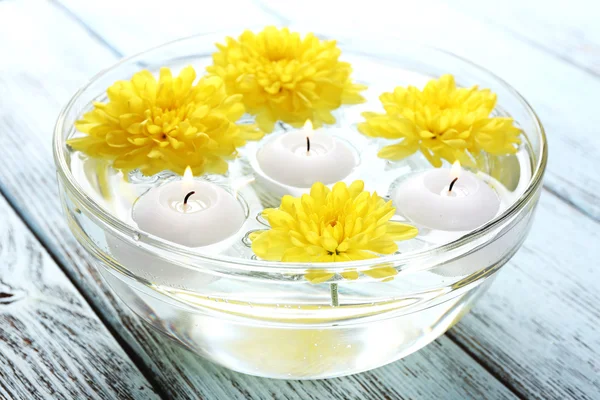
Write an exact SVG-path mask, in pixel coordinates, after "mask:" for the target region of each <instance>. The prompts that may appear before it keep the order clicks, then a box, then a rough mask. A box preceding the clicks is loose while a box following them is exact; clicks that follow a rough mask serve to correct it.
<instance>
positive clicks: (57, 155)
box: [52, 32, 548, 273]
mask: <svg viewBox="0 0 600 400" xmlns="http://www.w3.org/2000/svg"><path fill="white" fill-rule="evenodd" d="M228 35H230V32H229V33H227V32H212V33H203V34H196V35H191V36H187V37H183V38H180V39H176V40H172V41H169V42H166V43H163V44H161V45H158V46H155V47H152V48H150V49H147V50H144V51H142V52H139V53H137V54H134V55H131V56H129V57H126V58H123V59H122V60H120V61H118V62H117V63H115V64H113V65H112V66H110V67H108V68H106V69H104V70H101V71H100V72H99V73H97V74H96V75H95V76H93V77H92V78H91V79H90V80H89V81H88V82H87V83H86V84H85V85H84V86H82V87H81V88H80V89H79V90H78V91H77V92H76V93H75V94H74V95H73V97H71V99H70V100H69V102H68V103H67V104H66V105H65V106H64V108H63V109H62V110H61V112H60V114H59V115H58V119H57V121H56V125H55V127H54V135H53V140H52V141H53V155H54V161H55V165H56V169H57V174H58V177H59V179H61V181H62V183H63V184H64V185H65V191H66V192H68V193H69V194H70V195H73V196H75V198H76V199H77V200H78V202H79V205H81V206H83V208H85V209H86V210H87V211H88V212H90V213H91V214H93V215H94V217H95V219H96V220H97V221H99V222H101V223H102V224H104V225H106V226H105V227H103V229H106V228H107V227H108V228H109V229H111V230H112V231H113V232H117V233H118V234H119V236H121V237H122V239H124V240H127V241H133V239H132V238H133V237H136V236H137V235H138V234H139V233H140V231H139V230H138V229H136V228H135V227H132V226H131V225H128V224H127V223H125V222H123V221H121V220H119V219H118V218H116V217H114V216H112V215H111V214H109V213H108V212H106V211H105V210H104V209H103V208H102V207H101V206H100V205H99V204H97V203H96V202H95V201H94V200H93V199H92V198H91V197H89V196H88V195H87V194H86V193H85V192H84V191H83V189H82V187H81V186H80V185H79V183H78V182H77V181H76V180H75V178H74V176H73V175H72V173H71V171H70V169H69V166H68V164H67V160H66V157H65V153H64V150H65V149H66V144H65V141H64V139H63V135H62V132H63V129H64V125H65V120H66V118H67V115H68V113H69V111H70V109H71V108H72V107H73V106H74V105H75V103H76V102H77V100H78V99H79V97H80V96H81V95H82V94H83V93H84V92H85V91H86V90H87V89H88V88H89V87H90V86H92V85H93V84H94V83H95V82H96V81H97V80H99V79H101V78H102V77H103V76H104V75H105V74H107V73H108V72H111V71H114V70H116V69H118V68H119V67H121V66H122V65H124V64H127V63H130V62H135V61H136V60H137V59H138V58H143V57H144V56H145V55H147V54H149V53H152V52H155V51H160V50H161V49H164V48H167V47H169V46H171V45H174V44H179V43H183V42H186V41H192V40H194V39H200V38H210V37H214V38H215V39H214V41H213V43H216V42H219V41H221V40H223V39H224V38H225V37H226V36H228ZM317 35H318V33H317ZM318 36H319V37H322V38H323V36H322V35H318ZM326 39H329V38H326ZM345 39H349V38H345ZM378 40H380V39H378ZM338 42H339V43H344V41H343V40H342V41H340V40H338ZM386 42H389V43H386V44H389V46H391V47H394V48H395V50H396V51H399V52H400V54H401V50H402V49H403V48H404V49H408V48H413V49H415V48H420V49H425V50H428V51H431V52H434V53H439V54H442V55H445V56H447V57H451V58H454V59H455V60H457V61H459V62H460V63H463V64H465V65H467V66H468V67H470V68H473V69H476V70H478V71H479V72H481V73H483V74H484V75H486V76H487V77H489V78H490V79H492V80H495V81H496V82H497V83H498V84H499V85H501V86H503V87H504V88H505V89H506V90H507V91H508V92H510V93H511V94H512V95H513V96H514V99H515V100H517V101H518V102H519V103H520V104H521V106H522V107H523V108H524V110H525V111H526V112H527V113H528V114H529V116H530V117H531V118H532V120H533V121H534V123H535V133H536V134H537V135H539V139H540V147H541V148H540V149H539V153H540V157H539V160H538V162H537V164H536V165H535V170H534V171H533V174H532V178H531V180H530V182H529V183H528V185H527V188H526V189H525V191H524V192H523V194H522V195H521V196H520V197H519V199H517V200H516V201H515V202H514V203H513V204H512V205H511V206H510V207H509V208H507V209H506V210H505V211H504V212H503V213H502V214H500V215H499V216H497V217H496V218H494V219H493V220H491V221H489V222H488V223H486V224H485V225H483V226H481V227H479V228H478V229H476V230H473V231H471V232H469V233H468V234H466V235H465V236H462V237H460V238H458V239H456V240H454V241H452V242H449V243H446V244H444V245H442V246H438V247H435V248H429V249H425V250H417V251H412V252H406V253H402V254H399V255H392V256H384V257H380V258H376V259H367V260H360V261H350V262H330V263H308V262H305V263H299V262H276V261H264V260H251V259H249V260H245V259H240V258H236V257H231V256H210V255H202V254H198V253H196V252H194V251H191V250H190V248H188V247H185V246H182V245H178V244H175V243H171V242H168V241H166V240H163V239H161V238H159V237H155V236H152V235H148V234H145V233H144V236H145V238H144V244H145V245H144V246H143V247H144V248H146V249H148V250H153V249H156V250H158V251H163V252H164V251H166V252H172V253H174V254H177V255H178V256H183V257H186V258H187V259H189V261H191V262H193V263H194V264H196V262H198V263H200V265H201V264H202V262H210V263H214V264H217V265H219V264H222V265H223V266H227V267H228V269H230V268H231V267H232V266H235V268H237V269H242V270H246V271H255V270H260V271H264V272H266V271H269V270H272V271H273V272H274V273H278V272H281V271H282V269H285V270H286V271H287V272H289V273H294V272H298V273H302V272H305V271H306V270H309V269H319V270H321V269H325V270H327V271H328V272H332V273H335V272H342V271H344V270H348V269H349V268H353V269H354V268H356V269H359V270H362V269H366V268H369V267H373V265H382V264H385V263H394V264H396V265H398V264H402V263H408V262H411V261H414V260H417V259H422V258H426V257H428V256H433V255H434V254H436V253H439V252H445V251H451V250H456V249H458V248H460V247H462V246H465V245H467V244H468V243H470V242H472V241H474V240H477V239H478V238H480V237H481V236H484V235H486V234H488V233H490V232H491V231H493V230H494V229H495V228H496V227H497V226H499V225H501V224H502V223H503V222H504V221H506V220H508V219H510V218H511V217H513V216H515V215H516V214H518V213H519V212H520V211H521V210H522V209H523V208H524V207H525V206H526V205H527V204H528V203H529V201H530V200H531V199H532V198H533V197H534V196H535V194H536V193H537V191H538V189H539V187H540V186H541V185H542V180H543V176H544V172H545V170H546V164H547V161H548V145H547V138H546V133H545V130H544V127H543V125H542V123H541V121H540V119H539V117H538V116H537V114H536V113H535V111H534V110H533V108H532V107H531V105H530V104H529V103H528V102H527V100H525V98H523V96H521V94H520V93H519V92H518V91H517V90H515V89H514V88H513V87H512V86H510V85H509V84H508V83H507V82H506V81H504V80H503V79H502V78H500V77H498V76H497V75H495V74H494V73H492V72H490V71H488V70H487V69H485V68H483V67H481V66H479V65H477V64H475V63H473V62H471V61H469V60H467V59H465V58H463V57H460V56H458V55H456V54H454V53H452V52H449V51H446V50H443V49H439V48H436V47H432V46H428V45H423V44H417V43H410V44H409V45H406V44H404V43H403V44H398V43H395V42H393V41H386ZM374 54H376V53H374ZM140 244H141V243H138V245H140Z"/></svg>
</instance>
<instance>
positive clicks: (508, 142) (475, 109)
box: [358, 75, 521, 167]
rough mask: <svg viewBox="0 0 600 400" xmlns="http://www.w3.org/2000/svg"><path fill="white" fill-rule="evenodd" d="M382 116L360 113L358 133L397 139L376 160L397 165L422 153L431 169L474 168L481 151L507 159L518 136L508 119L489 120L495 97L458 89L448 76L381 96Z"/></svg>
mask: <svg viewBox="0 0 600 400" xmlns="http://www.w3.org/2000/svg"><path fill="white" fill-rule="evenodd" d="M380 100H381V103H382V105H383V107H384V109H385V113H384V114H378V113H374V112H365V113H363V114H362V115H363V117H364V118H365V122H361V123H359V124H358V130H359V131H360V132H361V133H362V134H364V135H365V136H369V137H380V138H385V139H398V140H400V142H398V143H396V144H393V145H389V146H386V147H384V148H382V149H381V151H380V152H379V154H378V155H379V157H381V158H386V159H389V160H401V159H403V158H406V157H408V156H410V155H411V154H413V153H415V152H416V151H417V150H419V149H420V150H421V153H422V154H423V155H424V156H425V157H426V158H427V160H428V161H429V162H430V163H431V164H432V165H433V166H435V167H441V166H442V160H447V161H448V162H450V163H452V162H454V161H456V160H459V161H461V164H463V165H474V163H475V159H476V157H477V155H478V153H479V152H480V151H481V150H484V151H486V152H488V153H490V154H497V155H500V154H512V153H515V152H516V149H517V147H516V146H517V145H518V144H519V143H520V139H519V135H520V134H521V130H520V129H518V128H517V127H515V126H514V121H513V120H512V118H505V117H490V114H491V112H492V111H493V109H494V107H495V104H496V95H495V94H494V93H492V92H491V91H490V90H487V89H483V90H481V89H479V88H477V87H476V86H474V87H471V88H457V87H456V83H455V81H454V77H453V76H452V75H444V76H442V77H440V78H439V79H437V80H435V79H434V80H431V81H430V82H428V83H427V85H426V86H425V88H424V89H423V90H419V89H417V88H415V87H413V86H409V87H407V88H403V87H397V88H395V89H394V92H393V93H384V94H382V95H381V96H380Z"/></svg>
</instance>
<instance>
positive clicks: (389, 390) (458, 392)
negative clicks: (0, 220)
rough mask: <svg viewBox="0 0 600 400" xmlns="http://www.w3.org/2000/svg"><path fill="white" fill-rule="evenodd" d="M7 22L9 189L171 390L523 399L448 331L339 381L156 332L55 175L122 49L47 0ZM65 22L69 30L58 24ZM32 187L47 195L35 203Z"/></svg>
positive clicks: (7, 13)
mask: <svg viewBox="0 0 600 400" xmlns="http://www.w3.org/2000/svg"><path fill="white" fill-rule="evenodd" d="M7 26H8V28H6V29H8V30H9V31H10V32H12V37H14V40H13V41H11V42H8V41H0V54H11V55H12V56H11V57H10V61H9V63H0V87H1V88H2V93H3V96H2V98H0V102H2V103H1V104H0V132H8V134H7V135H4V137H3V146H0V188H1V190H2V191H4V192H5V193H7V194H8V195H9V197H10V200H11V202H12V203H13V204H14V205H15V206H16V207H17V208H18V209H19V211H20V212H21V213H22V214H23V215H24V217H25V219H26V220H27V221H28V223H29V224H31V225H32V226H33V227H34V229H35V230H36V232H37V233H38V234H39V235H40V237H41V238H42V240H43V241H44V243H45V244H46V245H47V246H48V247H49V248H51V249H52V252H53V253H54V254H55V256H56V257H57V258H59V259H61V260H63V261H64V268H65V269H66V271H67V272H68V273H69V275H70V276H72V277H73V279H75V280H76V281H77V283H78V285H79V286H80V287H81V288H83V290H84V291H85V292H86V293H87V294H88V296H89V298H90V299H91V301H92V303H93V304H94V306H95V307H96V309H98V310H101V311H102V312H103V315H104V317H105V318H106V319H107V320H108V321H109V323H110V324H111V325H112V326H113V327H114V329H115V330H116V331H118V333H119V334H120V335H121V336H122V337H123V338H124V339H125V340H126V341H127V342H128V343H129V344H130V345H131V347H132V348H133V349H134V350H135V351H136V352H138V354H139V355H140V357H141V358H142V359H143V362H144V363H145V366H146V367H148V368H149V369H151V370H152V371H153V373H154V374H155V382H156V383H157V385H159V386H161V387H162V388H164V390H165V392H166V395H165V397H168V398H198V397H204V398H219V399H221V398H227V399H234V398H239V399H244V398H248V397H254V398H269V397H275V398H309V399H310V398H319V399H321V398H348V397H360V398H364V399H380V398H386V397H388V398H418V397H422V398H440V397H446V396H447V395H449V396H451V397H454V398H482V397H488V396H489V397H492V398H499V399H503V398H513V397H514V396H513V395H512V393H511V392H510V391H508V390H507V389H506V388H505V387H504V386H503V385H502V384H501V383H499V382H498V381H497V380H496V379H495V378H494V377H493V376H492V375H490V374H488V373H487V372H486V371H485V370H484V369H483V368H481V367H480V366H479V365H478V364H477V363H475V362H473V360H472V359H471V358H469V357H468V356H466V355H465V353H464V351H462V350H461V349H460V348H459V347H458V346H456V345H455V344H453V343H452V342H451V341H449V340H448V339H447V338H441V339H440V340H439V341H438V342H436V343H435V344H433V345H432V346H430V347H428V348H426V349H424V350H423V351H421V352H419V353H418V354H416V355H413V356H411V357H409V358H407V359H406V360H403V361H401V362H397V363H394V364H392V365H390V366H387V367H384V368H382V369H379V370H376V371H373V372H371V373H366V374H361V375H358V376H355V377H349V378H340V379H336V380H333V381H316V382H288V381H275V380H266V379H260V378H252V377H248V376H244V375H240V374H237V373H234V372H231V371H228V370H225V369H223V368H219V367H216V366H214V365H213V364H211V363H209V362H207V361H204V360H201V359H200V358H198V357H196V356H194V355H192V354H191V353H189V352H188V351H186V350H184V349H182V348H180V347H178V346H177V345H174V344H172V343H171V342H170V341H169V340H166V339H165V338H163V337H162V336H159V335H157V334H155V333H153V332H152V331H150V330H149V328H147V327H146V326H145V325H143V324H142V323H141V322H140V321H139V320H138V319H137V318H136V317H135V316H133V315H132V313H131V312H129V311H128V310H127V309H126V308H125V307H124V305H123V304H121V303H119V302H118V301H116V300H115V299H114V298H113V297H112V295H111V293H110V292H109V291H108V290H107V289H106V287H105V286H104V285H103V284H102V283H100V282H99V281H98V276H97V274H96V272H95V271H94V270H93V268H92V266H91V264H90V259H89V257H88V256H87V255H86V254H84V253H83V251H82V250H81V248H80V247H79V246H78V245H77V244H76V242H75V240H74V239H73V237H72V235H71V234H70V232H69V231H68V228H67V227H66V223H65V222H64V220H63V217H62V215H61V214H60V211H59V204H58V198H57V188H56V182H55V180H54V179H53V178H52V177H50V176H49V172H50V171H52V170H53V165H52V159H51V151H50V150H51V149H50V132H51V129H52V126H53V122H54V119H55V116H56V115H57V113H58V111H59V108H60V106H61V105H62V104H63V103H64V102H66V101H67V99H68V97H69V96H70V94H71V93H72V92H74V91H75V89H76V87H77V86H79V85H80V84H83V83H84V81H85V80H86V79H87V77H84V75H87V76H91V75H92V74H93V73H95V72H96V71H97V70H98V69H100V68H102V67H103V66H105V65H106V64H108V63H112V62H114V56H113V55H112V53H111V52H110V51H108V50H107V49H106V48H104V47H103V46H102V45H101V44H100V43H99V42H97V41H96V40H95V39H94V37H92V36H90V35H89V33H87V32H86V31H85V30H84V29H83V28H82V27H81V26H79V25H78V24H76V23H74V22H73V21H72V20H71V19H70V18H69V17H68V16H67V15H66V14H64V13H62V12H60V11H57V9H55V8H53V7H51V6H49V5H48V4H46V3H36V7H31V5H28V4H26V3H16V2H14V3H0V33H2V34H4V33H5V32H4V31H2V29H3V28H2V27H7ZM57 26H59V27H60V29H53V27H57ZM34 39H35V40H34ZM34 43H35V46H36V48H40V49H43V50H42V51H41V52H40V53H39V54H38V53H33V52H30V51H28V50H27V46H33V44H34ZM54 54H57V55H60V57H58V58H57V57H53V56H52V55H54ZM82 54H85V57H82V56H81V55H82ZM40 59H42V60H43V63H42V64H41V65H40V62H39V60H40ZM8 99H10V101H9V100H8ZM34 116H35V117H34ZM24 160H26V162H25V161H24ZM32 188H35V190H34V191H32ZM32 193H33V194H34V195H35V198H36V199H43V201H39V202H32V201H31V198H32ZM0 371H2V368H0Z"/></svg>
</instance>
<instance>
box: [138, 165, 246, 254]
mask: <svg viewBox="0 0 600 400" xmlns="http://www.w3.org/2000/svg"><path fill="white" fill-rule="evenodd" d="M186 172H187V171H186ZM186 199H187V201H186ZM132 216H133V220H134V221H135V222H136V223H137V225H138V226H139V228H140V229H141V230H143V231H145V232H148V233H150V234H153V235H155V236H159V237H161V238H163V239H167V240H169V241H171V242H174V243H178V244H182V245H184V246H188V247H201V246H208V245H211V244H214V243H217V242H220V241H222V240H225V239H227V238H229V237H230V236H231V235H233V234H234V233H235V232H237V231H238V230H239V229H240V228H241V226H242V225H243V223H244V221H245V215H244V210H243V208H242V206H241V204H240V203H239V202H238V201H237V200H236V199H235V198H234V197H233V195H232V194H230V193H229V192H227V191H226V190H225V189H223V188H222V187H220V186H218V185H215V184H213V183H210V182H204V181H197V180H193V179H191V175H189V176H188V177H187V179H186V177H184V179H183V180H179V181H173V182H169V183H166V184H164V185H161V186H159V187H156V188H152V189H150V190H149V191H148V192H146V193H145V194H144V195H143V196H141V197H140V198H139V199H138V200H137V201H136V203H135V204H134V206H133V215H132Z"/></svg>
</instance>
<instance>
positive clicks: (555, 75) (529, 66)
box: [59, 0, 600, 220]
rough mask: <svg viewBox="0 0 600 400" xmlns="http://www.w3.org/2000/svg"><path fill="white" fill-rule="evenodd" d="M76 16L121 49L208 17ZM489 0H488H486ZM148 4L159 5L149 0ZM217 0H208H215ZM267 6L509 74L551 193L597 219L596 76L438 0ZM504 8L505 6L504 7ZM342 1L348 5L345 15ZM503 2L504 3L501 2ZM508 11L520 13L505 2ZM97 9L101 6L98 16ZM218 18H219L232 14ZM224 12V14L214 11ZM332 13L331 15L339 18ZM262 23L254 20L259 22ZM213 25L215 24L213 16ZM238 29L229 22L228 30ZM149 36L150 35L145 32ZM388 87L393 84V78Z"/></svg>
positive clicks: (310, 0)
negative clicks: (537, 121)
mask: <svg viewBox="0 0 600 400" xmlns="http://www.w3.org/2000/svg"><path fill="white" fill-rule="evenodd" d="M59 1H60V2H61V3H62V4H64V5H65V6H66V7H68V8H69V9H71V10H72V11H73V12H74V13H75V14H76V15H78V16H79V17H80V18H81V20H82V21H84V22H85V23H86V24H88V25H89V26H90V27H91V28H92V29H93V30H95V31H96V32H97V33H98V34H99V35H100V36H101V37H103V38H105V39H106V41H107V42H108V43H110V45H111V46H113V47H114V48H115V49H117V50H118V51H119V52H121V53H123V54H131V53H133V52H137V51H139V50H140V49H141V48H142V46H143V44H146V45H147V47H151V46H154V45H157V44H159V43H160V42H164V41H166V40H171V39H173V38H174V37H176V36H177V33H178V32H179V36H186V35H189V34H190V33H192V32H201V31H202V29H196V28H197V27H201V26H204V23H199V21H201V17H200V15H201V14H202V10H204V9H206V8H207V4H209V2H207V1H200V2H196V3H193V4H192V3H189V4H188V9H189V10H197V11H196V12H191V11H190V15H194V16H195V17H196V16H197V17H198V18H195V17H194V18H195V21H197V22H196V23H194V24H185V23H182V24H170V25H169V28H168V29H165V33H164V34H163V33H162V31H163V30H157V29H155V28H154V26H153V25H151V24H147V23H145V21H146V20H145V19H144V18H140V15H153V14H152V13H150V12H146V13H144V12H143V11H141V10H144V9H143V8H140V7H137V6H135V5H134V6H129V5H128V4H129V3H126V4H121V3H120V2H118V0H108V1H104V2H101V3H97V2H96V3H88V2H78V1H75V0H59ZM229 1H232V3H230V4H227V7H228V9H233V7H236V6H238V8H237V9H238V10H240V11H239V12H238V13H237V14H239V15H242V16H243V15H246V14H249V15H252V13H251V12H249V11H247V10H248V8H249V7H250V5H249V4H251V3H247V2H246V3H243V5H242V4H238V3H236V2H235V1H237V0H229ZM511 1H513V3H514V2H516V0H511ZM117 3H118V4H119V18H121V19H123V20H129V21H130V22H129V23H128V24H126V25H121V26H120V27H115V25H114V24H113V21H112V20H111V19H110V18H109V13H108V12H107V11H106V10H107V9H110V8H111V7H112V8H113V9H114V7H116V4H117ZM481 3H486V2H481ZM150 4H153V3H152V2H151V3H150ZM210 4H212V3H210ZM256 4H260V5H261V6H262V9H263V10H266V11H270V12H271V13H272V15H273V16H274V17H278V18H280V21H282V23H283V22H286V21H291V23H292V25H293V26H296V27H299V28H302V29H301V30H314V31H317V32H321V33H324V34H329V35H330V36H334V37H336V36H337V37H342V38H343V37H352V36H355V35H357V34H360V35H363V36H371V37H374V38H378V37H383V38H388V39H393V40H398V41H406V40H416V41H419V42H424V43H427V44H432V45H434V46H436V47H440V48H444V49H447V50H449V51H452V52H454V53H456V54H458V55H461V56H463V57H465V58H467V59H470V60H472V61H474V62H476V63H478V64H480V65H482V66H483V67H485V68H487V69H489V70H491V71H492V72H494V73H496V74H498V75H499V76H500V77H502V78H503V79H505V80H506V81H508V82H510V83H511V85H513V86H514V87H515V88H516V89H517V90H518V91H520V92H521V93H522V94H523V95H524V96H525V98H526V99H527V100H528V101H530V102H531V104H532V105H533V107H534V109H535V110H536V112H537V113H538V114H539V116H540V118H541V119H542V122H543V124H544V126H545V127H546V130H547V133H548V137H549V142H550V149H551V154H552V157H550V163H549V167H548V174H547V178H546V185H547V187H548V188H550V190H552V191H553V192H554V193H556V194H558V195H559V196H561V197H562V198H564V199H565V200H566V201H569V202H571V203H572V204H574V205H575V206H576V207H578V208H580V209H581V210H583V211H584V212H586V213H587V214H588V215H590V216H591V217H592V218H595V219H596V220H600V197H599V196H598V195H597V193H596V192H595V191H594V190H590V188H594V187H600V176H599V175H598V174H596V173H595V165H596V161H597V160H599V159H600V136H598V135H597V134H596V127H597V126H600V113H598V112H597V106H596V102H595V101H594V99H595V96H594V94H595V93H600V79H592V77H591V76H590V74H589V73H587V72H585V71H583V70H581V69H580V68H578V67H576V66H574V65H572V64H571V63H570V62H566V61H564V60H560V59H557V58H556V57H555V55H553V54H551V53H549V52H548V51H546V50H545V49H543V48H541V47H539V46H536V45H533V44H532V43H531V42H529V41H526V40H522V39H521V38H519V37H516V36H514V35H512V34H511V33H509V32H507V31H506V30H505V29H504V28H501V27H498V26H492V25H490V24H488V23H487V22H486V21H485V20H483V19H482V18H478V17H471V16H467V15H464V14H462V13H461V12H459V11H457V10H456V9H454V8H453V6H452V4H445V3H443V2H440V1H436V0H423V1H421V2H412V1H410V2H409V1H389V0H372V1H369V3H368V4H365V3H363V2H347V1H343V0H330V1H326V2H323V1H321V0H306V1H303V2H291V1H283V2H280V1H273V0H262V1H259V0H257V1H256ZM500 8H502V7H500ZM179 10H180V8H178V7H162V8H161V15H162V16H163V19H164V20H165V21H168V20H171V21H172V20H175V19H176V17H177V16H178V15H179ZM340 10H343V14H340ZM503 10H504V8H503ZM506 10H508V11H502V12H505V13H510V12H515V11H514V8H509V7H507V8H506ZM213 12H214V18H212V17H211V18H209V20H210V21H212V22H208V21H207V24H214V21H215V20H219V21H220V20H221V19H219V18H221V14H225V13H220V12H219V9H217V10H213ZM564 14H565V15H566V17H565V18H566V19H569V16H573V18H575V19H576V17H575V16H579V15H580V14H581V12H579V9H578V8H571V7H569V8H568V9H565V10H564ZM98 15H100V16H99V17H98ZM227 15H228V17H222V18H223V19H222V21H228V22H227V24H225V25H224V27H227V28H229V27H230V26H232V27H233V26H236V25H234V24H231V25H229V21H230V20H229V13H228V14H227ZM217 16H219V17H217ZM332 16H335V18H333V17H332ZM233 21H236V24H237V31H240V30H241V29H242V27H246V26H256V25H258V26H260V25H261V24H260V23H258V22H259V21H262V20H261V19H252V18H250V19H244V18H242V19H241V20H240V19H236V18H235V17H234V18H233ZM255 22H257V24H255ZM210 26H213V25H210ZM235 33H236V29H232V34H235ZM146 38H152V42H150V40H146ZM390 85H391V87H392V86H393V83H390Z"/></svg>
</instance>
